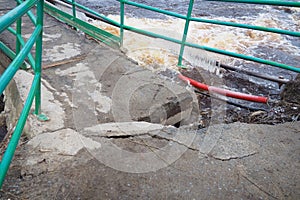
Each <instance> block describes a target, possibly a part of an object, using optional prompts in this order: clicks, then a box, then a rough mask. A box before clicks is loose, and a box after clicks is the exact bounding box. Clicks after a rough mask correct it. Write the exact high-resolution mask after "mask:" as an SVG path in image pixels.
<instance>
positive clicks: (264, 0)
mask: <svg viewBox="0 0 300 200" xmlns="http://www.w3.org/2000/svg"><path fill="white" fill-rule="evenodd" d="M118 1H119V2H120V22H116V21H114V20H112V19H110V18H108V17H106V16H104V15H102V14H100V13H97V12H95V11H93V10H91V9H89V8H86V7H85V6H83V5H81V4H79V3H77V2H76V1H75V0H63V2H65V3H68V4H70V5H71V8H72V15H71V14H69V15H67V14H66V13H61V11H60V10H59V9H57V8H55V7H54V6H51V5H50V4H47V6H46V11H47V12H49V13H50V14H52V15H54V16H56V17H58V18H59V19H60V20H62V21H65V22H67V23H68V22H69V21H70V19H71V21H72V22H75V25H74V23H70V24H71V25H74V26H75V27H77V28H79V29H81V28H80V27H79V26H78V24H76V21H77V22H78V21H80V23H84V22H83V21H82V20H79V19H78V18H77V17H76V11H77V10H78V9H79V10H80V11H82V12H84V13H87V14H90V15H91V16H94V17H96V18H99V19H100V20H102V21H105V22H106V23H108V24H111V25H114V26H117V27H119V28H120V37H115V36H111V35H110V34H109V33H107V32H106V33H105V35H106V36H107V37H105V38H100V39H101V40H102V41H104V42H106V43H107V41H113V43H114V44H115V43H118V44H119V45H120V46H122V45H123V38H124V31H125V30H128V31H132V32H135V33H139V34H143V35H146V36H149V37H154V38H161V39H164V40H167V41H171V42H174V43H177V44H180V45H181V48H180V52H179V55H178V66H182V60H183V53H184V49H185V47H186V46H189V47H193V48H198V49H203V50H206V51H209V52H213V53H218V54H222V55H226V56H230V57H234V58H239V59H243V60H248V61H253V62H256V63H261V64H266V65H271V66H275V67H279V68H282V69H287V70H291V71H294V72H298V73H299V72H300V68H298V67H295V66H290V65H286V64H283V63H278V62H274V61H271V60H266V59H262V58H257V57H254V56H249V55H244V54H238V53H235V52H230V51H225V50H221V49H217V48H212V47H208V46H203V45H200V44H195V43H190V42H187V41H186V39H187V34H188V31H189V24H190V22H191V21H194V22H200V23H209V24H216V25H224V26H231V27H236V28H244V29H251V30H257V31H264V32H272V33H277V34H284V35H289V36H294V37H300V32H296V31H289V30H283V29H277V28H268V27H263V26H255V25H249V24H240V23H234V22H225V21H220V20H211V19H204V18H198V17H191V14H192V10H193V6H194V0H190V1H189V7H188V11H187V14H186V15H182V14H178V13H176V12H172V11H167V10H161V9H159V8H155V7H152V6H148V5H145V4H140V3H136V2H133V1H129V0H118ZM207 1H218V2H234V3H250V4H263V5H273V6H288V7H300V2H287V1H280V0H277V1H275V0H273V1H270V0H269V1H268V0H207ZM125 5H131V6H135V7H138V8H143V9H146V10H150V11H153V12H158V13H161V14H165V15H168V16H172V17H176V18H180V19H184V20H185V21H186V22H185V27H184V31H183V34H182V39H181V40H178V39H175V38H171V37H167V36H165V35H161V34H156V33H153V32H150V31H145V30H142V29H138V28H135V27H132V26H127V25H126V24H125V17H124V16H125ZM58 12H59V13H58ZM89 26H92V25H89ZM94 29H98V28H97V27H94V26H93V28H92V30H94ZM99 30H101V29H99ZM83 31H84V32H86V33H88V32H87V31H85V30H83ZM101 31H103V30H101ZM103 32H105V31H103ZM88 34H90V35H91V36H93V37H95V38H98V39H99V37H98V36H97V35H95V34H94V33H91V32H89V33H88Z"/></svg>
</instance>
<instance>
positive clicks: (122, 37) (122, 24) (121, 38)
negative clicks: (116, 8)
mask: <svg viewBox="0 0 300 200" xmlns="http://www.w3.org/2000/svg"><path fill="white" fill-rule="evenodd" d="M124 10H125V0H120V47H123V39H124V14H125V12H124Z"/></svg>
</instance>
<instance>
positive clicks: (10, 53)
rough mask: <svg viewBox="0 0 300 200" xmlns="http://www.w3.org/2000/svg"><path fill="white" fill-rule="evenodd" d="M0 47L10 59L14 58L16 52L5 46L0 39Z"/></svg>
mask: <svg viewBox="0 0 300 200" xmlns="http://www.w3.org/2000/svg"><path fill="white" fill-rule="evenodd" d="M0 49H1V50H2V51H3V52H4V54H5V55H7V56H8V57H9V58H10V59H12V60H13V59H15V57H16V54H15V52H14V51H13V50H11V49H10V48H9V47H7V46H6V45H5V44H4V43H3V42H1V41H0Z"/></svg>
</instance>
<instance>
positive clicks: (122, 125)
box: [0, 0, 300, 199]
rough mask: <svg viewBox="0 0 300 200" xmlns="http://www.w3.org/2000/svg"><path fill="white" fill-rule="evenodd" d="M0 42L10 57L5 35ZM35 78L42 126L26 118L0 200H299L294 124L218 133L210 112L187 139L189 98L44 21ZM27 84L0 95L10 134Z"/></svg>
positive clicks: (220, 127) (22, 75)
mask: <svg viewBox="0 0 300 200" xmlns="http://www.w3.org/2000/svg"><path fill="white" fill-rule="evenodd" d="M3 3H5V4H3ZM0 4H1V5H6V6H7V7H5V8H7V9H9V6H12V5H11V4H12V3H11V1H7V0H0ZM3 13H5V10H1V15H2V14H3ZM27 22H28V19H24V24H25V27H26V28H24V31H25V32H26V34H28V33H30V31H31V28H30V27H28V26H27V24H26V23H27ZM26 34H25V36H26ZM28 36H29V35H28ZM0 39H1V41H4V42H5V43H7V44H8V45H11V47H12V48H13V46H14V42H13V39H12V37H11V36H9V35H8V33H5V34H1V35H0ZM1 61H3V59H1ZM3 65H5V63H4V64H3ZM43 68H44V70H43V103H42V110H43V112H44V113H45V114H46V115H48V116H49V117H50V121H47V122H40V121H38V120H36V119H35V117H34V116H30V117H29V119H28V123H27V127H26V129H25V134H24V135H26V139H27V140H26V142H21V144H20V146H19V148H18V150H17V153H16V155H15V159H14V161H13V163H12V166H11V168H10V170H9V173H8V175H7V178H6V181H5V183H4V187H3V191H1V192H0V197H1V198H3V199H8V198H10V199H18V198H20V199H298V198H300V192H299V191H300V190H299V185H300V183H299V180H300V173H299V163H300V160H299V145H300V143H299V141H300V140H299V132H300V123H299V122H294V123H286V124H279V125H276V126H270V125H253V124H242V123H234V124H222V123H220V121H218V119H219V118H221V117H222V115H221V114H218V113H219V112H218V113H217V114H216V115H218V116H215V119H212V122H211V126H210V127H209V128H207V129H200V130H197V129H195V126H193V125H194V123H195V122H196V123H197V120H198V117H199V116H198V114H199V113H198V112H197V101H196V100H195V96H194V94H193V92H191V91H190V90H189V88H186V87H185V85H180V84H178V83H176V82H173V81H170V80H168V79H164V78H162V77H160V76H158V75H156V74H154V73H152V72H150V71H148V70H146V69H143V68H140V67H139V66H137V65H136V63H135V62H133V61H131V60H129V59H128V58H126V56H124V54H123V53H122V52H121V51H119V50H116V49H112V48H110V47H108V46H105V45H103V44H101V43H99V42H96V41H94V40H90V39H88V38H87V37H86V36H85V35H84V34H82V33H81V32H77V31H75V30H73V29H72V28H70V27H68V26H67V25H65V24H62V23H59V22H58V21H56V20H55V19H53V18H52V17H50V16H48V15H46V16H45V34H44V48H43ZM31 79H32V73H31V72H30V71H19V72H18V74H17V75H16V77H15V79H14V82H12V84H11V85H10V87H9V88H8V90H7V91H6V94H9V95H8V96H7V97H6V99H7V101H6V105H7V106H6V112H5V115H6V116H7V122H8V124H9V127H10V128H13V124H14V122H15V119H16V117H17V113H18V112H19V111H20V107H21V105H22V101H21V100H22V99H25V97H26V93H27V91H28V87H29V84H28V83H29V82H30V80H31ZM18 99H20V100H18ZM221 108H222V107H220V109H221ZM214 120H215V121H214ZM178 122H179V123H180V124H181V127H180V128H175V127H174V126H170V125H172V124H176V123H178ZM23 139H25V137H24V138H23Z"/></svg>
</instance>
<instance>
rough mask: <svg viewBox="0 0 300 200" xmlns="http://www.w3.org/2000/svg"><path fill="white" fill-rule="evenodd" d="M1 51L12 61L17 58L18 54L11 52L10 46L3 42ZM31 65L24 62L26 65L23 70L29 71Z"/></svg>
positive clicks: (0, 47) (0, 43) (0, 45)
mask: <svg viewBox="0 0 300 200" xmlns="http://www.w3.org/2000/svg"><path fill="white" fill-rule="evenodd" d="M0 49H1V50H2V51H3V52H4V54H5V55H6V56H8V57H9V58H10V59H11V60H13V59H15V58H16V54H15V52H14V51H13V50H11V49H10V48H9V47H8V46H6V45H5V44H4V43H3V42H1V41H0ZM29 66H30V65H29V64H28V63H27V62H26V61H24V64H23V66H22V67H21V68H24V69H27V68H28V67H29Z"/></svg>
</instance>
